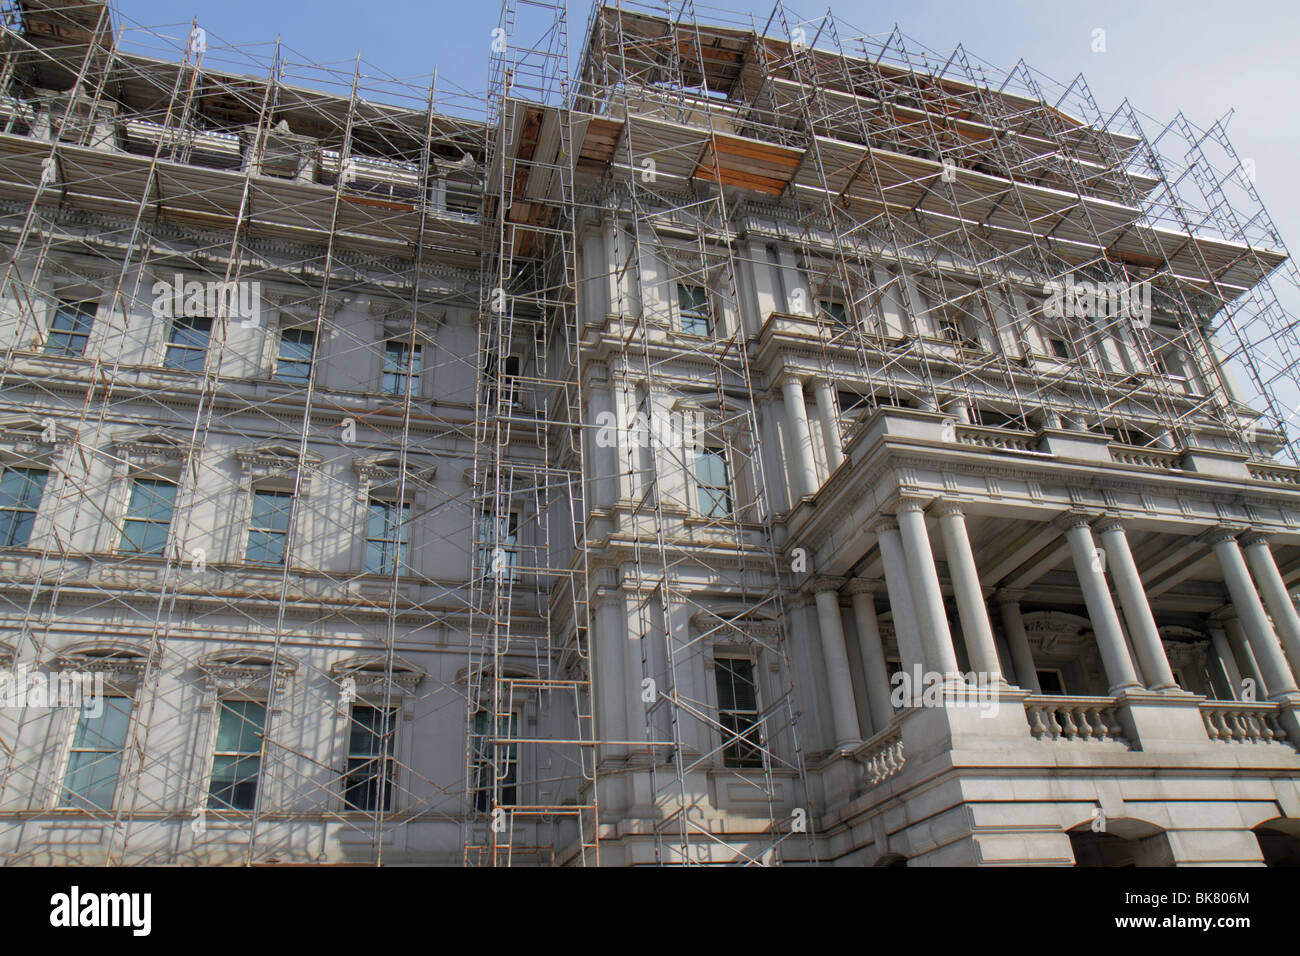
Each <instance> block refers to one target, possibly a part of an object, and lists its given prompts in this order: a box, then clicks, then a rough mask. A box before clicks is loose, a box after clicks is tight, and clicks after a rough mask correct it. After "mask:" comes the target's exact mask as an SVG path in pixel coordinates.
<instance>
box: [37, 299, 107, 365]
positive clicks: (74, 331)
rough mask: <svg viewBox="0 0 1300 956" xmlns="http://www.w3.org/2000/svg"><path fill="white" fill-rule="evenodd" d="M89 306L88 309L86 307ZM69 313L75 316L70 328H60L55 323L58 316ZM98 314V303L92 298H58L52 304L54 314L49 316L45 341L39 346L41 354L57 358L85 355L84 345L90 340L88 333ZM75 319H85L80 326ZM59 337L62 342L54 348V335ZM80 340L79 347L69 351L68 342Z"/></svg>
mask: <svg viewBox="0 0 1300 956" xmlns="http://www.w3.org/2000/svg"><path fill="white" fill-rule="evenodd" d="M87 308H89V311H86V309H87ZM69 312H71V314H72V315H73V316H74V317H75V319H74V321H73V325H72V327H71V328H67V329H60V328H59V327H58V325H57V323H58V321H59V318H60V317H61V316H63V315H66V314H68V313H69ZM98 314H99V303H98V302H96V301H95V300H93V299H82V300H73V299H59V300H57V302H56V304H55V306H54V315H52V316H51V317H50V327H49V329H48V330H46V333H45V342H44V344H43V346H42V348H41V354H42V355H50V356H55V357H58V358H84V357H85V355H86V346H87V344H88V343H89V342H90V333H91V331H92V330H93V329H94V328H95V319H96V318H97V317H98ZM77 319H85V320H86V321H85V327H84V328H82V327H81V325H80V323H79V322H78V321H76V320H77ZM56 336H59V337H61V340H62V341H63V342H64V344H63V345H62V346H61V347H58V348H56V347H55V345H54V342H55V337H56ZM74 339H77V340H79V341H80V345H81V347H80V349H78V350H77V351H69V349H68V344H69V343H71V342H72V340H74Z"/></svg>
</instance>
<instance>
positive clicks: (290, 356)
mask: <svg viewBox="0 0 1300 956" xmlns="http://www.w3.org/2000/svg"><path fill="white" fill-rule="evenodd" d="M315 346H316V333H315V331H313V330H312V329H283V330H282V331H281V332H280V358H279V361H277V362H276V365H275V378H276V381H279V382H297V383H301V384H306V382H307V379H308V378H310V377H311V355H312V351H313V350H314V349H315Z"/></svg>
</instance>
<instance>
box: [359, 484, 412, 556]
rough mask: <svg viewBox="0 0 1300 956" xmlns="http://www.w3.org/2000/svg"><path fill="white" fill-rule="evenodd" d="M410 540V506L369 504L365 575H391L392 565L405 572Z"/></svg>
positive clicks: (375, 502)
mask: <svg viewBox="0 0 1300 956" xmlns="http://www.w3.org/2000/svg"><path fill="white" fill-rule="evenodd" d="M410 540H411V506H410V505H408V504H404V505H402V506H401V508H400V509H399V508H398V506H397V502H395V501H375V500H374V499H373V498H372V499H371V501H370V515H369V518H368V523H367V525H366V572H367V573H369V574H391V573H392V571H393V567H394V565H396V566H397V567H399V568H400V569H401V570H402V571H405V570H406V545H407V542H409V541H410Z"/></svg>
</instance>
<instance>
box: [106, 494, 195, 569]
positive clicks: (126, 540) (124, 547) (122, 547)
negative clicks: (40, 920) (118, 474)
mask: <svg viewBox="0 0 1300 956" xmlns="http://www.w3.org/2000/svg"><path fill="white" fill-rule="evenodd" d="M128 482H129V487H128V489H127V500H126V512H125V515H124V517H123V519H122V535H121V537H120V538H119V539H118V544H117V549H116V551H117V553H118V554H136V555H145V556H153V557H157V556H161V555H165V554H166V552H167V539H168V537H169V536H170V534H171V523H172V520H173V519H174V518H175V517H176V496H177V494H178V493H179V491H180V482H179V481H177V480H175V479H173V478H163V477H160V476H158V475H152V474H136V475H131V476H130V477H129V479H128ZM142 483H149V484H151V485H155V486H156V485H167V486H170V487H171V489H172V495H171V500H170V502H169V504H168V509H167V518H166V520H165V521H164V520H162V519H159V518H154V517H147V516H145V517H141V516H138V515H133V514H132V509H133V508H134V507H135V504H136V490H137V488H138V487H139V486H140V485H141V484H142ZM154 497H155V498H158V497H159V496H157V495H155V496H154ZM132 525H146V526H148V527H151V528H152V527H158V526H161V527H162V528H163V537H162V541H161V542H160V543H159V544H158V546H157V547H156V548H149V549H145V548H143V547H129V546H128V544H134V539H133V538H132V537H131V533H130V530H129V529H130V527H131V526H132ZM143 543H144V541H143V539H141V544H143Z"/></svg>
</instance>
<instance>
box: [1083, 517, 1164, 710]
mask: <svg viewBox="0 0 1300 956" xmlns="http://www.w3.org/2000/svg"><path fill="white" fill-rule="evenodd" d="M1097 533H1098V534H1099V535H1101V546H1102V548H1104V549H1105V552H1106V560H1107V561H1108V562H1109V564H1110V569H1109V570H1110V577H1111V580H1112V581H1114V582H1115V590H1116V591H1117V592H1118V593H1119V602H1120V606H1121V607H1122V608H1123V609H1124V620H1125V621H1126V622H1127V623H1128V632H1129V636H1130V637H1132V639H1133V650H1134V652H1135V653H1136V655H1137V661H1138V668H1139V669H1140V670H1141V671H1142V675H1143V676H1144V677H1145V678H1146V680H1147V681H1148V683H1149V686H1150V687H1151V689H1152V690H1177V689H1178V682H1177V681H1176V680H1174V672H1173V670H1172V668H1170V666H1169V657H1168V655H1167V654H1165V647H1164V645H1163V644H1162V643H1160V631H1159V629H1157V627H1156V619H1155V618H1154V617H1153V616H1152V614H1151V603H1150V602H1149V601H1148V600H1147V594H1146V591H1145V590H1144V589H1143V587H1142V577H1141V575H1139V574H1138V568H1137V563H1136V562H1135V561H1134V560H1133V551H1132V550H1131V549H1130V548H1129V545H1128V535H1126V534H1125V533H1124V523H1123V522H1122V521H1120V520H1119V519H1118V518H1114V517H1106V518H1103V519H1102V520H1101V521H1100V522H1099V523H1098V524H1097Z"/></svg>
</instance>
